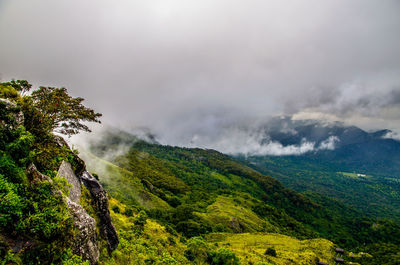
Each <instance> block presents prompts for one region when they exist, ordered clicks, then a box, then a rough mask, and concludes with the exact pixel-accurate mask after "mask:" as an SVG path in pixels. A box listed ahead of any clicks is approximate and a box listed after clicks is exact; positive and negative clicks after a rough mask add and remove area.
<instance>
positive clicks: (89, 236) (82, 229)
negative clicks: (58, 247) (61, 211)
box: [66, 197, 100, 264]
mask: <svg viewBox="0 0 400 265" xmlns="http://www.w3.org/2000/svg"><path fill="white" fill-rule="evenodd" d="M66 203H67V207H68V209H69V212H70V215H71V217H72V219H73V220H74V226H75V227H76V228H77V230H78V231H79V233H78V234H77V235H76V237H75V238H74V242H73V245H72V248H71V249H72V253H74V254H75V255H78V256H81V257H82V259H84V260H89V261H90V263H91V264H96V262H97V261H98V260H99V256H100V248H99V244H98V240H97V233H96V220H95V219H94V218H92V217H91V216H90V215H89V214H88V213H87V212H86V211H85V209H83V208H82V206H80V205H79V204H77V203H75V202H73V201H72V200H70V199H69V198H68V197H66Z"/></svg>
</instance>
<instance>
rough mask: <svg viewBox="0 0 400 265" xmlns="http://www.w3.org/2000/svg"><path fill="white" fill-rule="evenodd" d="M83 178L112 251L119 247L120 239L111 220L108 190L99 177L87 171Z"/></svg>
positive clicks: (109, 248) (109, 249)
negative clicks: (99, 180) (98, 179)
mask: <svg viewBox="0 0 400 265" xmlns="http://www.w3.org/2000/svg"><path fill="white" fill-rule="evenodd" d="M81 179H82V180H83V182H84V184H85V186H86V187H87V188H88V190H89V191H90V194H91V195H92V199H93V200H94V203H95V207H96V210H97V212H98V216H99V218H100V227H101V232H102V234H103V235H104V237H105V238H106V240H107V243H108V251H109V252H112V251H113V250H115V249H116V248H117V246H118V243H119V239H118V234H117V231H116V230H115V227H114V225H113V223H112V221H111V216H110V210H109V208H108V197H107V192H106V191H105V190H104V189H103V187H102V186H101V184H100V182H98V181H97V179H95V178H94V177H93V176H92V175H90V173H88V172H87V171H84V172H83V174H82V175H81Z"/></svg>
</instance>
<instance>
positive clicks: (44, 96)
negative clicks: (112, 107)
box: [31, 87, 101, 135]
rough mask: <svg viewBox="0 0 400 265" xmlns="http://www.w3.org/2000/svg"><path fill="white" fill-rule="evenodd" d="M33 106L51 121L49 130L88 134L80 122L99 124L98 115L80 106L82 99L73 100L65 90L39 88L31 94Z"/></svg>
mask: <svg viewBox="0 0 400 265" xmlns="http://www.w3.org/2000/svg"><path fill="white" fill-rule="evenodd" d="M31 97H32V101H33V106H34V107H36V108H37V109H38V110H39V111H40V112H42V113H43V114H44V115H45V116H46V117H47V118H48V119H50V121H51V130H55V129H57V132H59V133H62V134H66V135H73V134H77V133H79V131H81V130H83V131H87V132H90V129H89V127H88V126H87V125H85V124H84V123H82V122H86V121H89V122H100V121H99V118H100V117H101V114H100V113H96V112H94V111H93V110H92V109H89V108H86V107H85V106H83V105H82V102H83V100H84V99H83V98H79V97H78V98H73V97H71V96H70V95H68V93H67V90H66V89H65V88H55V87H40V88H39V89H37V90H34V91H33V92H32V96H31Z"/></svg>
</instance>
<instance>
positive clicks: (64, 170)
mask: <svg viewBox="0 0 400 265" xmlns="http://www.w3.org/2000/svg"><path fill="white" fill-rule="evenodd" d="M57 176H59V177H63V178H66V179H67V181H68V183H69V184H70V185H71V187H70V188H69V194H68V198H70V199H71V201H73V202H75V203H78V204H79V203H80V201H81V192H82V190H81V182H80V180H79V179H78V177H77V176H76V175H75V173H74V171H73V170H72V167H71V164H70V163H68V162H66V161H63V162H62V163H61V166H60V168H59V169H58V173H57Z"/></svg>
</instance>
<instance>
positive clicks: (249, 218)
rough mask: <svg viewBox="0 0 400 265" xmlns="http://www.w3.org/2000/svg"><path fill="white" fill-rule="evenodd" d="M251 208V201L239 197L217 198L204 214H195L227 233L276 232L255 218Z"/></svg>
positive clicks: (270, 226) (264, 221) (264, 222)
mask: <svg viewBox="0 0 400 265" xmlns="http://www.w3.org/2000/svg"><path fill="white" fill-rule="evenodd" d="M253 200H255V199H253ZM251 207H252V200H251V199H244V198H242V197H240V196H239V195H236V196H235V197H233V196H232V197H227V196H218V197H217V200H216V201H215V202H214V203H213V204H211V205H209V206H208V207H207V211H206V212H205V213H196V214H197V215H198V216H200V217H202V218H204V219H206V220H208V221H210V222H211V223H214V224H221V225H222V226H223V227H224V229H226V230H225V231H229V232H260V231H269V232H277V228H276V227H274V226H273V225H272V224H270V223H269V222H267V221H266V220H263V219H261V218H260V217H259V216H257V214H255V213H254V212H253V211H251V210H250V209H251Z"/></svg>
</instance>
